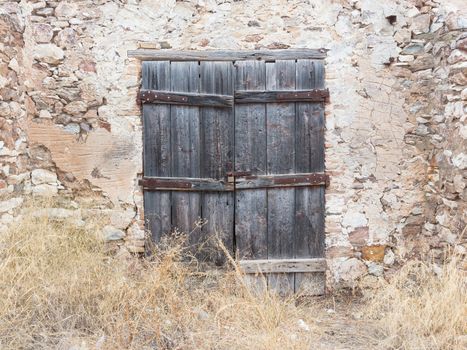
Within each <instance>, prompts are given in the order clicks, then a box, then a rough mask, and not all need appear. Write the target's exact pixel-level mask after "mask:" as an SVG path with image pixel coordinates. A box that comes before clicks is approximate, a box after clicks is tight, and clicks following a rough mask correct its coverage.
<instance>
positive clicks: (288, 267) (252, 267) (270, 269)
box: [238, 258, 326, 274]
mask: <svg viewBox="0 0 467 350" xmlns="http://www.w3.org/2000/svg"><path fill="white" fill-rule="evenodd" d="M238 265H239V266H240V268H241V270H242V271H243V272H244V273H263V274H266V273H267V274H270V273H294V272H323V271H326V259H324V258H315V259H290V258H289V259H287V258H281V259H257V260H240V261H239V262H238Z"/></svg>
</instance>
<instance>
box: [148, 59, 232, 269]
mask: <svg viewBox="0 0 467 350" xmlns="http://www.w3.org/2000/svg"><path fill="white" fill-rule="evenodd" d="M232 69H233V66H232V63H230V62H207V61H203V62H170V61H156V62H144V63H143V72H142V75H143V83H142V85H143V86H142V88H143V89H142V92H141V97H142V99H143V102H147V103H144V104H143V130H144V150H143V152H144V166H143V167H144V169H143V171H144V178H143V180H142V185H143V186H144V188H145V191H144V211H145V221H146V223H147V227H148V230H149V231H150V232H151V234H152V237H153V239H154V240H155V241H156V242H157V241H158V240H159V239H160V238H161V236H162V235H163V234H165V233H168V232H171V231H173V230H175V229H177V230H179V231H181V232H185V233H188V234H189V241H190V243H191V244H192V245H193V246H194V250H196V249H198V248H199V247H198V244H199V243H204V242H206V241H208V240H209V239H211V238H213V237H212V236H213V235H218V236H220V237H221V238H222V240H223V242H224V244H225V246H226V247H227V248H228V249H230V250H231V251H233V238H234V234H233V219H234V194H233V186H228V184H226V182H225V178H226V173H227V172H228V171H229V170H231V168H232V164H233V132H234V117H233V104H232V100H233V97H232V95H233V80H232V78H233V74H232ZM153 91H158V93H153ZM163 91H165V92H167V93H165V94H164V92H163ZM169 92H173V94H170V93H169ZM176 93H178V95H177V94H176ZM200 93H203V94H204V95H205V96H204V97H205V99H204V100H203V99H199V98H198V100H197V99H196V97H197V96H199V95H200ZM196 94H198V95H196ZM217 95H218V96H219V98H217ZM206 96H207V97H206ZM216 98H217V99H216ZM200 219H201V220H200ZM200 221H204V222H205V223H204V224H200ZM214 255H215V256H214V257H213V256H212V255H210V254H207V252H206V251H204V254H198V256H199V257H201V258H207V259H210V260H215V261H216V262H217V263H219V262H221V261H222V260H223V259H222V255H221V254H214Z"/></svg>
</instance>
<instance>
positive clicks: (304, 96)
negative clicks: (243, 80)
mask: <svg viewBox="0 0 467 350" xmlns="http://www.w3.org/2000/svg"><path fill="white" fill-rule="evenodd" d="M279 62H281V61H277V62H276V63H279ZM282 62H289V64H294V65H295V61H282ZM271 64H272V63H271ZM267 77H269V75H267ZM282 89H283V88H282V87H281V90H276V91H235V103H268V102H273V103H279V102H281V103H283V102H325V101H326V99H327V98H328V97H329V90H328V89H312V90H295V91H284V90H282ZM291 90H293V89H291Z"/></svg>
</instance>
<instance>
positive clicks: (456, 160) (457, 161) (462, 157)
mask: <svg viewBox="0 0 467 350" xmlns="http://www.w3.org/2000/svg"><path fill="white" fill-rule="evenodd" d="M452 164H453V165H454V166H455V167H456V168H459V169H461V170H464V169H467V155H466V154H465V153H459V154H458V155H456V156H454V157H452Z"/></svg>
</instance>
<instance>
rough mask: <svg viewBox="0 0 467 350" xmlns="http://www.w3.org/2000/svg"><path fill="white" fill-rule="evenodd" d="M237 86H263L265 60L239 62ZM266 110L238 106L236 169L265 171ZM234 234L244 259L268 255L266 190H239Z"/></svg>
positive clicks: (236, 115) (240, 87) (264, 83)
mask: <svg viewBox="0 0 467 350" xmlns="http://www.w3.org/2000/svg"><path fill="white" fill-rule="evenodd" d="M235 65H236V89H238V90H264V89H265V87H266V81H265V80H266V79H265V75H266V67H265V63H264V61H242V62H237V63H236V64H235ZM265 117H266V113H265V105H264V104H247V105H237V106H235V171H251V172H252V173H253V174H265V173H266V167H267V164H266V118H265ZM235 202H236V206H235V237H236V244H237V250H238V254H239V256H240V257H241V258H245V259H260V258H267V205H266V203H267V198H266V190H262V189H261V190H245V191H237V193H236V198H235Z"/></svg>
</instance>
